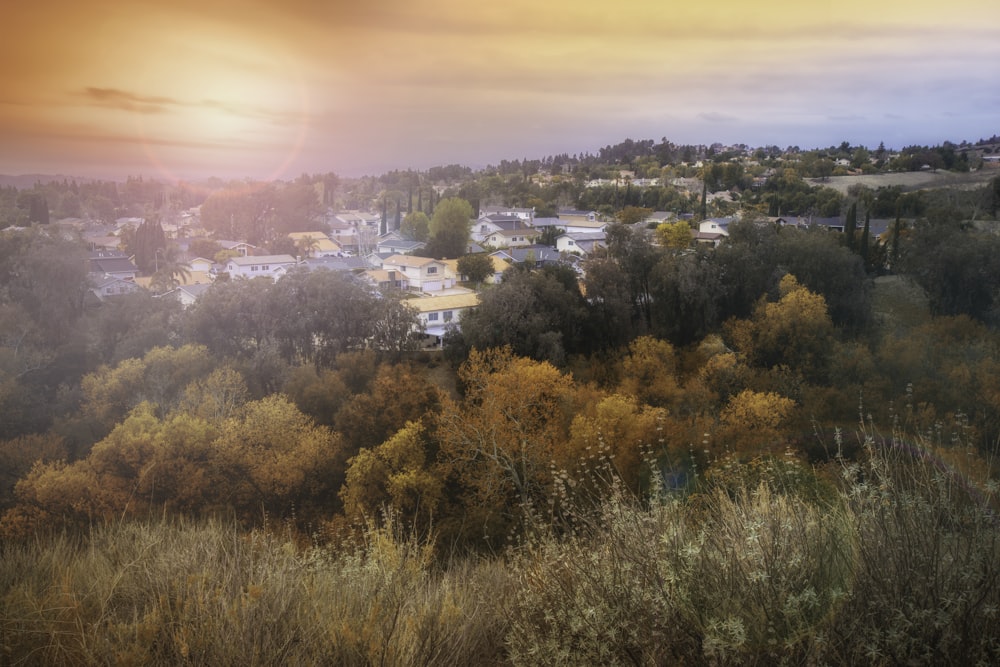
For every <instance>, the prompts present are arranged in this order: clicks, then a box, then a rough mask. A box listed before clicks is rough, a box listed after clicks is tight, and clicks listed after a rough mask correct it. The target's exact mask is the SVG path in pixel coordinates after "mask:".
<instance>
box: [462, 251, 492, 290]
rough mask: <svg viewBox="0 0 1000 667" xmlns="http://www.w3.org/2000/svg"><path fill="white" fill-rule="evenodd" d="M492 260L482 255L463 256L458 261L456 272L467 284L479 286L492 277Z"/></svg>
mask: <svg viewBox="0 0 1000 667" xmlns="http://www.w3.org/2000/svg"><path fill="white" fill-rule="evenodd" d="M493 271H494V268H493V259H492V258H491V257H490V256H489V255H487V254H484V253H476V254H474V255H464V256H462V257H460V258H459V259H458V272H459V273H460V274H461V275H463V276H465V277H466V278H467V279H468V280H469V282H471V283H473V284H474V285H479V284H481V283H482V282H483V281H485V280H486V279H487V278H489V277H490V276H491V275H493Z"/></svg>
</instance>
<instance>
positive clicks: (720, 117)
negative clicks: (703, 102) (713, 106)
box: [698, 111, 739, 123]
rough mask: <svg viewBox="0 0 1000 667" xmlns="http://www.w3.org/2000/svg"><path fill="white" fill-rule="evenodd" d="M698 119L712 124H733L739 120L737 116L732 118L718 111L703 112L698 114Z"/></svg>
mask: <svg viewBox="0 0 1000 667" xmlns="http://www.w3.org/2000/svg"><path fill="white" fill-rule="evenodd" d="M698 118H701V119H702V120H707V121H708V122H710V123H732V122H735V121H737V120H739V118H737V117H736V116H730V115H729V114H724V113H720V112H718V111H702V112H701V113H700V114H698Z"/></svg>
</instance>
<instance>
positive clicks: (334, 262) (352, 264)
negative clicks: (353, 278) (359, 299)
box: [296, 257, 372, 273]
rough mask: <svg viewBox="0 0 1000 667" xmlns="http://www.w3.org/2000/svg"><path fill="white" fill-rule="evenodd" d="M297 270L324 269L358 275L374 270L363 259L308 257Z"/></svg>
mask: <svg viewBox="0 0 1000 667" xmlns="http://www.w3.org/2000/svg"><path fill="white" fill-rule="evenodd" d="M296 268H301V269H305V270H307V271H316V270H318V269H322V270H325V271H344V272H346V273H358V272H361V271H364V270H366V269H370V268H372V267H371V266H370V265H369V264H368V262H367V261H366V260H365V258H363V257H306V258H305V259H303V260H302V261H301V262H299V263H298V266H297V267H296Z"/></svg>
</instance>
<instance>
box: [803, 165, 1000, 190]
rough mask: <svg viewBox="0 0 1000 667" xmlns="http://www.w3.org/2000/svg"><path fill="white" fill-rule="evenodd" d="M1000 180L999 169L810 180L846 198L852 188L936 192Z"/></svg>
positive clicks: (900, 173)
mask: <svg viewBox="0 0 1000 667" xmlns="http://www.w3.org/2000/svg"><path fill="white" fill-rule="evenodd" d="M997 176H1000V169H980V170H979V171H971V172H969V173H967V174H959V173H955V172H950V171H907V172H899V173H892V174H868V175H861V176H831V177H829V178H826V179H823V178H808V179H806V180H807V181H808V182H809V183H811V184H813V185H822V186H825V187H828V188H833V189H834V190H837V191H838V192H840V193H841V194H847V189H848V188H849V187H851V186H852V185H858V184H860V185H864V186H867V187H869V188H872V189H873V190H877V189H878V188H884V187H893V186H897V185H898V186H901V187H902V188H903V190H933V189H935V188H961V189H967V188H978V187H982V186H983V185H984V184H986V183H988V182H989V181H990V180H992V179H993V178H995V177H997Z"/></svg>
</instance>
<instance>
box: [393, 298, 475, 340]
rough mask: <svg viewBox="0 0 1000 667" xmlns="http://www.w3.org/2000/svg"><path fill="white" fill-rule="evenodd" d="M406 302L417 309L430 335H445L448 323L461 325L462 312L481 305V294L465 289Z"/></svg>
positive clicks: (426, 331) (425, 329) (418, 315)
mask: <svg viewBox="0 0 1000 667" xmlns="http://www.w3.org/2000/svg"><path fill="white" fill-rule="evenodd" d="M406 304H407V305H408V306H410V307H411V308H414V309H415V310H416V311H417V317H418V318H419V319H420V322H421V323H422V324H423V325H424V331H425V333H426V334H427V335H428V336H437V337H440V336H443V335H444V333H445V331H446V330H447V328H448V325H450V324H453V325H455V326H460V325H459V322H460V320H461V319H462V313H464V312H465V311H467V310H469V309H470V308H475V307H476V306H478V305H479V295H478V294H476V293H475V292H473V291H472V290H465V291H463V292H461V293H459V294H444V295H441V296H425V297H422V298H420V299H410V300H409V301H407V302H406Z"/></svg>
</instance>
